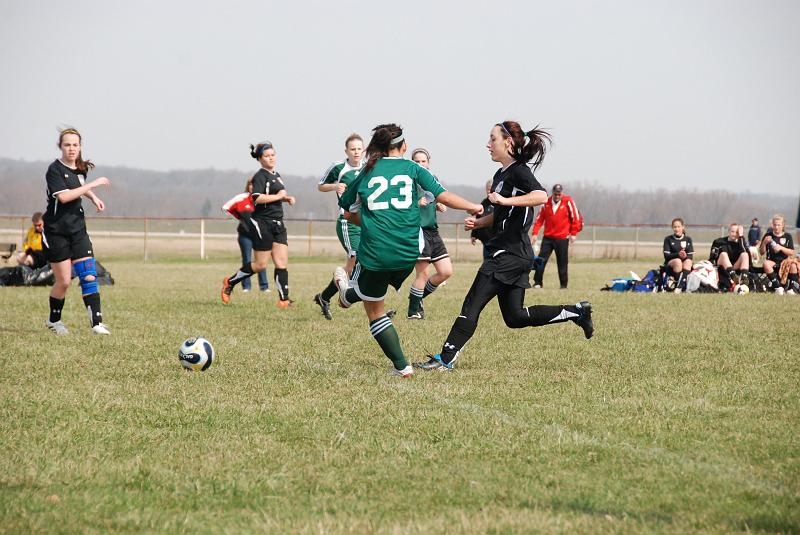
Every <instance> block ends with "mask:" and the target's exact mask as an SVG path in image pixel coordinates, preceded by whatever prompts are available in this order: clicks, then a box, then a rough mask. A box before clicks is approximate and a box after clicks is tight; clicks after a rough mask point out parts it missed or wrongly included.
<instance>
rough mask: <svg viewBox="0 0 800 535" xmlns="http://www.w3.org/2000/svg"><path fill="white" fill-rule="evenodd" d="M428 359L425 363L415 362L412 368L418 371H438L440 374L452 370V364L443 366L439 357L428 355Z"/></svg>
mask: <svg viewBox="0 0 800 535" xmlns="http://www.w3.org/2000/svg"><path fill="white" fill-rule="evenodd" d="M428 356H429V357H430V359H428V360H426V361H425V362H415V363H414V367H415V368H419V369H420V370H426V371H431V370H438V371H440V372H449V371H452V370H453V363H452V362H451V363H450V364H445V363H444V361H443V360H442V356H441V355H428Z"/></svg>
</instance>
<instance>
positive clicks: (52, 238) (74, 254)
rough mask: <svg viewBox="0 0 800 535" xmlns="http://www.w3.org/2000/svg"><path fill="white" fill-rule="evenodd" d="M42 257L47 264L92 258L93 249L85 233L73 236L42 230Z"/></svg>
mask: <svg viewBox="0 0 800 535" xmlns="http://www.w3.org/2000/svg"><path fill="white" fill-rule="evenodd" d="M42 245H43V248H42V249H43V251H44V257H45V258H46V259H47V261H48V262H63V261H64V260H75V259H77V258H86V257H87V256H94V248H93V247H92V241H91V240H90V239H89V234H87V233H86V231H83V232H76V233H75V234H66V235H65V234H56V233H53V232H49V231H47V230H44V231H43V232H42Z"/></svg>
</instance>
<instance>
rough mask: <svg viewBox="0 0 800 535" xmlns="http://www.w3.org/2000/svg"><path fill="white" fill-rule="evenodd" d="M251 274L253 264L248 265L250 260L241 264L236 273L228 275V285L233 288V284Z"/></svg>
mask: <svg viewBox="0 0 800 535" xmlns="http://www.w3.org/2000/svg"><path fill="white" fill-rule="evenodd" d="M252 276H253V266H252V265H250V262H247V263H246V264H242V267H240V268H239V270H238V271H237V272H236V273H234V274H233V275H231V276H230V277H228V285H230V287H231V288H233V287H234V286H236V285H237V284H239V283H240V282H242V281H243V280H244V279H247V278H249V277H252Z"/></svg>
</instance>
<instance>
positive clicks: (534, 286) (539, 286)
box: [533, 284, 542, 290]
mask: <svg viewBox="0 0 800 535" xmlns="http://www.w3.org/2000/svg"><path fill="white" fill-rule="evenodd" d="M533 289H534V290H541V289H542V285H541V284H534V285H533Z"/></svg>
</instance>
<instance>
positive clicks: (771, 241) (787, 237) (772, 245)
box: [760, 214, 798, 293]
mask: <svg viewBox="0 0 800 535" xmlns="http://www.w3.org/2000/svg"><path fill="white" fill-rule="evenodd" d="M784 224H785V218H784V217H783V215H781V214H775V215H774V216H772V228H770V229H769V230H768V231H767V232H766V233H765V234H764V238H762V240H761V248H760V251H761V254H763V255H766V256H765V260H764V273H766V275H767V277H769V281H770V286H771V287H772V291H773V292H776V293H783V292H784V291H785V290H786V288H784V286H783V285H782V284H781V281H780V280H779V279H778V273H779V272H780V269H781V262H783V261H784V260H786V259H787V258H791V257H793V256H794V242H793V241H792V235H791V234H789V233H788V232H785V231H784ZM797 282H798V273H797V264H792V265H791V266H790V267H789V275H788V280H787V284H786V285H787V286H789V289H792V291H794V290H793V288H794V284H792V283H795V284H796V283H797Z"/></svg>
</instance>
